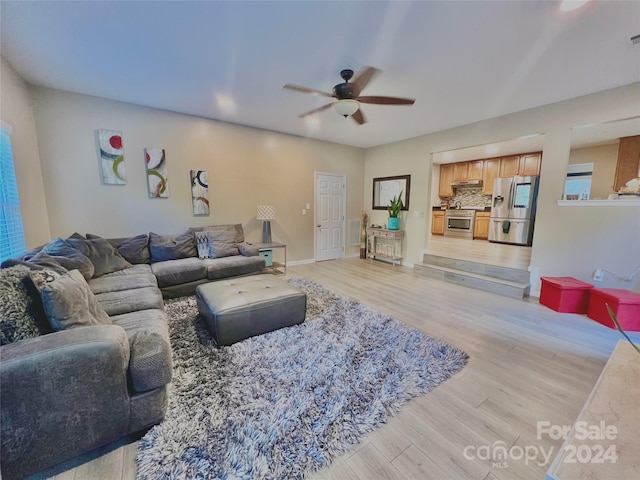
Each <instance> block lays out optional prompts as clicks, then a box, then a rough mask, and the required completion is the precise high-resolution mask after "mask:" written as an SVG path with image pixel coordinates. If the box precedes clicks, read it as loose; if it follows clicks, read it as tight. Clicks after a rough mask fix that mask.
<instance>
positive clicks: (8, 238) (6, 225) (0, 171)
mask: <svg viewBox="0 0 640 480" xmlns="http://www.w3.org/2000/svg"><path fill="white" fill-rule="evenodd" d="M26 249H27V246H26V244H25V241H24V230H23V229H22V215H21V214H20V199H19V198H18V184H17V182H16V172H15V169H14V166H13V153H12V151H11V127H9V126H8V125H5V124H2V129H1V137H0V261H2V260H5V259H6V258H9V257H12V256H15V255H18V254H20V253H23V252H24V251H25V250H26Z"/></svg>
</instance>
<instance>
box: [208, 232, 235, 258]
mask: <svg viewBox="0 0 640 480" xmlns="http://www.w3.org/2000/svg"><path fill="white" fill-rule="evenodd" d="M207 236H208V237H209V258H222V257H231V256H233V255H240V251H239V250H238V244H237V243H236V233H235V231H231V230H220V231H217V232H210V231H207Z"/></svg>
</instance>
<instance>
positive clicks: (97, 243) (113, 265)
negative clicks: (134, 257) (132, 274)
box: [67, 238, 131, 278]
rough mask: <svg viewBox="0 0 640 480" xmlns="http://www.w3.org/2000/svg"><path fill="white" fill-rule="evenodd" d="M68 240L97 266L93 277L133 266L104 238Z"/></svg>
mask: <svg viewBox="0 0 640 480" xmlns="http://www.w3.org/2000/svg"><path fill="white" fill-rule="evenodd" d="M67 242H68V243H69V244H70V245H71V246H72V247H73V248H75V249H77V250H79V251H80V252H81V253H82V254H83V255H85V256H86V257H87V258H89V260H91V263H93V266H94V267H95V271H94V273H93V278H96V277H101V276H102V275H105V274H107V273H112V272H117V271H118V270H124V269H125V268H128V267H130V266H131V264H130V263H129V262H127V261H126V260H125V259H124V258H122V255H120V254H119V253H118V251H117V250H116V249H115V248H113V246H112V245H111V244H110V243H109V242H107V241H106V240H105V239H104V238H94V239H85V238H68V239H67Z"/></svg>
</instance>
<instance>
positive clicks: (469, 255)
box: [427, 235, 531, 270]
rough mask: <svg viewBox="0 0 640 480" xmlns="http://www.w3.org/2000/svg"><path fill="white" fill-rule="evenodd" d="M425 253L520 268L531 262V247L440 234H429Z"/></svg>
mask: <svg viewBox="0 0 640 480" xmlns="http://www.w3.org/2000/svg"><path fill="white" fill-rule="evenodd" d="M427 253H432V254H434V255H443V256H445V257H451V258H456V259H460V260H470V261H472V262H480V263H488V264H491V265H500V266H502V267H511V268H519V269H522V270H526V269H527V267H529V264H530V262H531V247H527V246H524V245H508V244H505V243H493V242H489V241H488V240H469V239H466V238H456V237H444V236H442V235H429V237H428V238H427Z"/></svg>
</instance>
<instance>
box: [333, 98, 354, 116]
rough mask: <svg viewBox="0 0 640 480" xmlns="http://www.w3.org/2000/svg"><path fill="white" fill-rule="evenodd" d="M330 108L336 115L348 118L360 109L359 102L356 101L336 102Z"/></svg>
mask: <svg viewBox="0 0 640 480" xmlns="http://www.w3.org/2000/svg"><path fill="white" fill-rule="evenodd" d="M332 106H333V109H334V110H335V111H336V112H337V113H338V115H342V116H343V117H350V116H351V115H353V114H354V113H356V112H357V111H358V110H359V109H360V102H358V101H357V100H338V101H337V102H334V103H333V105H332Z"/></svg>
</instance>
